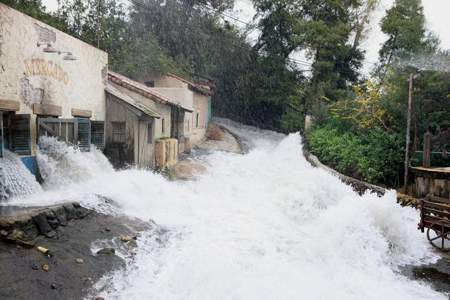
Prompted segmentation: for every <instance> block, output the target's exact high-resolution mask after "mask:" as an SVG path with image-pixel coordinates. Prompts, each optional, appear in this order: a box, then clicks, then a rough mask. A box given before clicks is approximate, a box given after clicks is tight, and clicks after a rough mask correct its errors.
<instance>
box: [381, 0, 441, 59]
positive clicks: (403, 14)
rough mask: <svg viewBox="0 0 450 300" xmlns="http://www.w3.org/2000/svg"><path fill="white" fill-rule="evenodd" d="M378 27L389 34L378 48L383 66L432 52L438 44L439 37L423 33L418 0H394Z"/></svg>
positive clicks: (419, 1) (420, 2)
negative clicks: (379, 48)
mask: <svg viewBox="0 0 450 300" xmlns="http://www.w3.org/2000/svg"><path fill="white" fill-rule="evenodd" d="M381 30H382V31H383V33H385V34H386V35H387V36H388V39H387V41H386V42H385V43H384V44H383V46H382V47H381V50H380V52H379V55H380V63H381V64H382V66H389V65H391V63H392V62H399V61H402V60H408V59H410V58H411V57H412V56H414V55H417V54H419V53H433V52H435V51H436V50H437V49H438V46H439V40H438V39H437V38H436V37H434V36H433V35H432V34H427V33H426V29H425V16H424V13H423V6H422V1H421V0H396V1H395V3H394V6H393V7H392V8H390V9H389V10H388V11H387V13H386V16H385V17H384V18H383V19H382V20H381Z"/></svg>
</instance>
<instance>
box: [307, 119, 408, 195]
mask: <svg viewBox="0 0 450 300" xmlns="http://www.w3.org/2000/svg"><path fill="white" fill-rule="evenodd" d="M307 139H308V143H309V148H310V151H311V152H312V153H313V154H315V155H316V156H317V157H318V158H319V159H320V160H321V161H322V162H323V163H325V164H327V165H329V166H330V167H333V168H335V169H336V170H337V171H339V172H341V173H343V174H345V175H348V176H352V177H355V178H358V179H361V180H365V181H368V182H371V183H375V184H383V185H388V186H395V185H396V184H397V183H398V176H399V174H401V172H402V164H403V153H404V152H403V142H402V138H401V137H400V136H399V135H398V134H395V133H387V132H385V131H383V130H381V129H379V128H375V129H369V130H365V131H364V132H362V131H346V130H344V129H340V128H338V127H335V126H332V125H330V124H326V125H322V126H315V127H313V128H312V129H311V130H310V131H308V132H307Z"/></svg>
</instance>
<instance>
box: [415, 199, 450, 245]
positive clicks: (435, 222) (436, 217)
mask: <svg viewBox="0 0 450 300" xmlns="http://www.w3.org/2000/svg"><path fill="white" fill-rule="evenodd" d="M419 203H420V204H419V208H420V223H419V229H420V230H421V231H422V232H425V229H426V230H427V238H428V241H429V242H430V243H431V245H433V246H434V247H436V248H438V249H440V250H442V251H448V250H450V200H449V199H446V198H441V197H435V196H427V197H426V198H424V199H421V200H420V202H419Z"/></svg>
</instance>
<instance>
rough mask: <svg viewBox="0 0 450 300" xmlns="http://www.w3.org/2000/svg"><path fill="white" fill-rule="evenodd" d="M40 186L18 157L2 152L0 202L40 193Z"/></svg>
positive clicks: (0, 160)
mask: <svg viewBox="0 0 450 300" xmlns="http://www.w3.org/2000/svg"><path fill="white" fill-rule="evenodd" d="M41 191H42V189H41V186H40V185H39V183H38V182H37V181H36V179H35V177H34V175H33V174H31V172H30V171H29V170H28V169H27V168H26V167H25V165H24V164H23V163H22V161H21V160H20V158H19V156H18V155H16V154H15V153H12V152H10V151H8V150H4V156H3V157H0V202H1V201H6V200H7V199H8V198H10V197H18V196H23V195H29V194H33V193H39V192H41Z"/></svg>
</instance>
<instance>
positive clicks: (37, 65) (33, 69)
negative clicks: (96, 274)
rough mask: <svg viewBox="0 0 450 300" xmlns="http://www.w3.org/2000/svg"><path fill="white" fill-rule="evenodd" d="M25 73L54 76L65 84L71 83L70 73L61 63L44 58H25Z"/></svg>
mask: <svg viewBox="0 0 450 300" xmlns="http://www.w3.org/2000/svg"><path fill="white" fill-rule="evenodd" d="M24 63H25V75H27V76H33V75H34V76H47V77H51V78H54V79H56V80H58V81H60V82H63V83H64V84H66V85H67V84H68V83H69V75H68V74H67V72H65V71H64V70H63V68H61V66H60V65H58V64H57V63H55V62H53V61H51V60H45V59H42V58H32V59H26V60H25V62H24Z"/></svg>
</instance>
